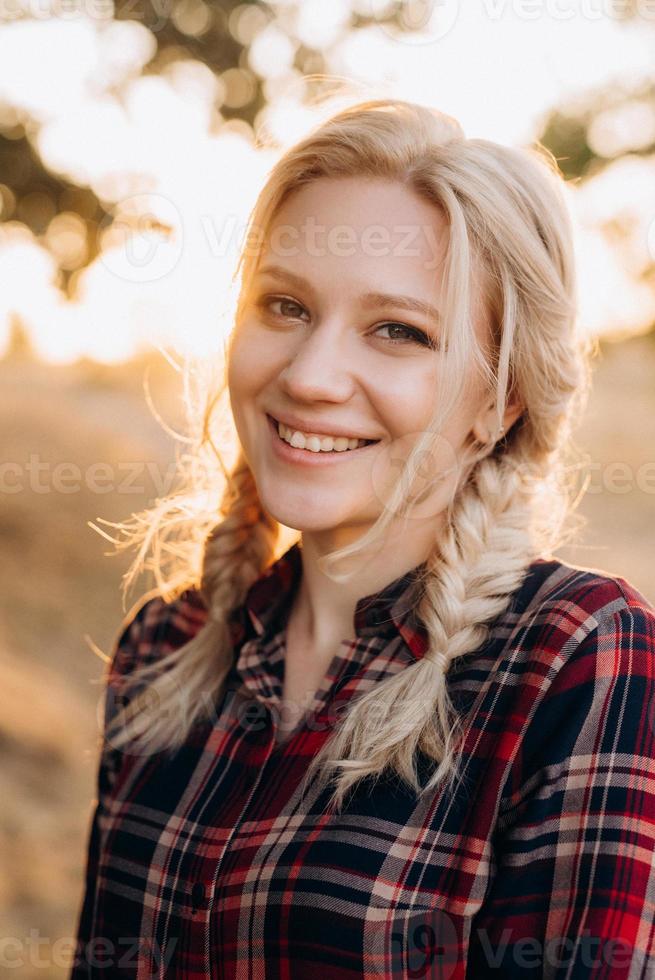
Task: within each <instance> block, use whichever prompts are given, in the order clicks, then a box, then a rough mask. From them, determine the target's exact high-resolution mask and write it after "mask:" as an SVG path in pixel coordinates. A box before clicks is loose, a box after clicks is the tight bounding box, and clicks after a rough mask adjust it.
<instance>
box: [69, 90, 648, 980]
mask: <svg viewBox="0 0 655 980" xmlns="http://www.w3.org/2000/svg"><path fill="white" fill-rule="evenodd" d="M251 230H252V232H253V234H252V235H251V236H249V238H248V247H247V248H244V250H243V253H242V256H241V262H240V267H239V271H240V273H241V278H240V291H239V298H238V304H237V310H236V317H235V323H234V330H233V332H232V334H231V335H230V337H229V343H228V347H227V351H226V355H227V356H226V362H225V376H224V382H225V387H224V388H223V389H222V391H223V392H227V394H228V396H229V407H230V410H231V418H232V419H233V421H234V425H235V429H236V434H237V436H238V446H239V455H238V457H237V459H236V462H235V463H234V465H233V466H232V468H231V470H230V471H229V472H227V473H226V474H225V479H224V482H223V484H220V483H218V482H217V483H216V484H215V485H214V489H215V491H216V493H218V492H219V489H220V492H221V493H222V497H221V498H220V499H219V498H218V497H214V498H212V497H211V495H210V496H209V497H207V496H206V494H203V492H201V491H203V490H206V489H207V487H203V486H201V483H202V477H201V476H200V473H201V468H200V467H196V468H193V467H192V469H191V471H190V472H191V474H192V475H193V474H195V477H196V478H197V481H198V482H197V484H194V485H191V486H190V487H189V493H188V494H187V495H186V496H184V495H179V494H178V495H177V496H174V497H173V498H171V500H169V501H167V502H166V506H165V507H160V508H159V509H158V510H157V512H156V513H153V514H150V515H146V517H145V518H143V519H142V520H141V523H140V527H141V529H142V530H141V539H142V549H141V558H142V557H143V554H144V553H145V551H144V549H145V548H146V546H148V545H149V544H152V543H153V542H154V541H155V540H157V541H158V542H159V543H158V545H157V548H158V550H157V551H156V554H157V555H159V556H160V557H162V556H163V558H162V561H163V562H164V563H165V562H166V561H168V559H170V558H175V559H177V561H178V564H177V567H176V568H175V571H173V567H174V566H172V565H170V563H169V565H168V566H167V567H169V569H170V574H169V576H168V578H166V576H165V575H163V573H162V574H161V575H160V584H159V586H158V588H157V589H155V590H154V592H153V593H149V594H148V595H147V596H146V597H145V599H143V600H141V601H140V602H139V603H137V606H136V607H135V608H134V609H133V610H132V611H131V612H130V613H129V614H128V616H127V618H126V620H125V621H124V623H123V625H122V629H121V631H120V635H119V637H118V640H117V642H116V647H115V650H114V652H113V656H112V659H111V664H110V668H109V671H108V674H107V697H106V713H105V738H104V740H103V747H102V752H101V755H100V766H99V772H98V799H97V807H96V808H95V811H94V814H93V820H92V826H91V832H90V838H89V855H88V864H87V884H86V891H85V894H84V899H83V903H82V907H81V910H80V919H79V932H78V948H77V958H76V963H75V966H74V968H73V972H72V977H74V978H81V977H89V976H101V975H102V976H108V975H110V976H124V977H138V978H144V977H153V976H158V977H160V976H161V977H164V976H165V977H167V978H172V977H175V978H180V980H181V978H185V980H189V978H192V980H200V978H203V980H204V978H207V980H209V978H215V980H218V978H221V980H232V978H235V980H236V978H241V977H243V978H255V977H262V978H264V977H267V978H268V977H271V978H273V977H285V978H290V980H301V978H302V980H316V978H321V977H325V978H327V980H347V978H348V980H350V978H352V980H355V978H360V977H366V978H369V977H398V978H404V977H410V976H430V977H440V978H445V977H452V978H463V977H467V978H473V980H479V978H483V977H485V976H487V975H490V976H491V975H494V976H502V977H503V978H514V977H516V978H519V977H520V978H524V977H528V976H530V977H542V976H543V977H555V978H563V977H594V978H600V977H612V978H617V977H621V978H623V977H627V978H635V980H636V978H637V977H646V976H647V975H653V974H654V973H655V925H654V902H655V877H654V876H655V731H654V724H653V713H652V710H651V706H652V704H653V697H654V696H655V656H654V654H655V610H654V609H653V607H652V606H651V605H649V603H648V602H647V601H646V599H645V598H644V597H643V596H642V595H641V594H640V593H639V592H638V591H637V590H636V589H635V588H634V587H633V586H631V585H630V584H629V583H628V582H626V581H625V579H623V578H620V577H617V576H614V575H610V574H604V573H602V572H600V571H598V570H595V569H586V568H580V567H575V566H573V565H569V564H566V563H564V562H562V561H560V560H558V559H556V558H554V557H553V554H552V552H553V549H554V548H555V547H556V546H557V545H558V544H559V543H560V542H561V540H562V539H563V538H562V535H563V533H564V530H563V529H564V528H565V525H566V520H567V518H568V516H569V515H570V514H571V513H572V511H573V507H574V505H575V500H574V499H573V492H572V487H571V485H570V481H569V480H568V478H567V472H568V470H567V466H569V464H568V463H567V459H568V452H569V449H570V446H571V433H572V430H573V424H574V422H575V421H576V419H577V417H578V416H579V414H580V411H581V409H582V407H583V405H584V400H585V396H586V393H587V391H588V380H589V372H588V354H589V352H590V351H589V346H588V345H586V344H584V343H583V342H582V340H581V339H580V337H579V335H578V333H577V330H576V300H575V277H574V267H573V257H572V246H571V231H570V226H569V220H568V217H567V211H566V207H565V204H564V198H563V193H562V188H561V178H560V177H559V175H558V172H557V168H556V166H555V164H554V162H553V160H552V158H550V157H549V155H548V154H547V153H546V151H545V150H542V149H538V148H534V149H521V150H519V149H510V148H506V147H503V146H500V145H497V144H495V143H493V142H489V141H486V140H479V139H467V138H465V136H464V134H463V133H462V130H461V128H460V126H459V125H458V124H457V122H456V121H455V120H453V119H452V118H450V117H447V116H444V115H443V114H440V113H439V112H436V111H433V110H431V109H428V108H427V107H422V106H419V105H415V104H411V103H408V102H403V101H397V100H386V99H377V100H371V101H366V102H359V103H357V104H355V105H350V106H347V107H345V108H341V109H340V110H339V111H338V112H336V113H333V114H332V115H331V116H330V117H329V118H327V119H325V120H323V121H322V122H321V123H320V124H319V125H317V126H316V127H315V129H314V130H313V131H312V132H311V133H310V134H309V135H308V136H307V137H306V138H304V139H303V140H302V141H300V142H299V143H297V144H296V145H294V146H293V147H291V148H290V149H289V150H287V151H286V152H285V153H284V155H283V156H282V157H281V159H279V160H278V162H277V163H276V165H275V166H274V167H273V169H272V172H271V173H270V175H269V177H268V180H267V182H266V184H265V186H264V187H263V189H262V190H261V193H260V194H259V197H258V199H257V202H256V205H255V207H254V209H253V212H252V214H251ZM253 241H255V243H256V244H255V247H253ZM220 394H221V392H220V391H219V392H212V393H210V395H209V396H208V399H207V401H206V403H205V406H204V412H203V416H202V425H201V426H200V430H199V431H200V435H199V437H198V442H197V446H196V448H197V450H198V454H197V456H196V457H195V458H196V461H197V460H198V459H201V458H205V459H207V458H209V451H211V452H213V451H214V449H213V447H214V440H213V439H212V436H211V432H212V427H211V420H212V416H213V414H214V412H215V411H216V409H217V406H219V405H220V404H221V399H220ZM208 450H209V451H208ZM203 453H205V456H204V457H203V456H202V454H203ZM187 465H188V463H187ZM569 469H570V467H569ZM202 472H203V473H206V472H207V470H206V469H202ZM215 472H216V473H217V474H218V473H219V472H220V471H219V470H218V468H216V470H215ZM217 488H219V489H217ZM221 488H222V489H221ZM209 489H210V490H211V486H210V487H209ZM578 496H579V495H578ZM203 499H204V500H205V504H204V505H203V504H201V503H200V502H201V501H202V500H203ZM208 499H209V500H212V499H213V500H216V501H217V502H216V504H212V505H211V506H209V507H207V506H206V501H207V500H208ZM203 508H204V509H203ZM143 528H146V530H143ZM283 528H287V529H296V530H297V531H298V532H299V533H300V535H299V538H298V539H297V540H296V541H295V542H294V543H293V544H291V545H290V546H289V547H287V548H286V550H282V549H281V551H280V552H278V550H277V547H278V542H279V533H280V531H281V530H282V529H283ZM135 533H136V532H135ZM167 555H168V559H167V558H166V556H167ZM182 559H184V561H183V563H182V564H180V561H181V560H182ZM160 571H161V569H160Z"/></svg>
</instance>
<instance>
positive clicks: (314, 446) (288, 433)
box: [277, 422, 366, 453]
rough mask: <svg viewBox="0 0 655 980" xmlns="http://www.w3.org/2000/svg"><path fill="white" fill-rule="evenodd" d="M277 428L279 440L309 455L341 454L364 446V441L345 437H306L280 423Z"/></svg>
mask: <svg viewBox="0 0 655 980" xmlns="http://www.w3.org/2000/svg"><path fill="white" fill-rule="evenodd" d="M277 427H278V433H279V436H280V438H281V439H284V441H285V442H288V443H289V445H291V446H294V447H295V448H296V449H308V450H309V451H310V452H311V453H321V452H322V453H330V452H333V451H336V452H338V453H342V452H345V451H346V450H347V449H357V448H358V447H359V446H364V445H366V439H347V438H346V437H345V436H334V437H333V436H314V435H310V436H306V435H305V434H304V433H303V432H298V430H297V429H290V428H289V426H287V425H284V424H283V423H282V422H278V424H277Z"/></svg>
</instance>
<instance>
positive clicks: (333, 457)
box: [266, 412, 378, 466]
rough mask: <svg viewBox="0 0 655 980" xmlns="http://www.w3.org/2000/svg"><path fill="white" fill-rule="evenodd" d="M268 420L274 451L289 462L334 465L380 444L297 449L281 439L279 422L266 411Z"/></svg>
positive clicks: (305, 464) (356, 456) (308, 464)
mask: <svg viewBox="0 0 655 980" xmlns="http://www.w3.org/2000/svg"><path fill="white" fill-rule="evenodd" d="M266 421H267V423H268V428H269V431H270V433H271V443H272V446H273V452H274V453H275V455H276V456H278V457H279V458H280V459H282V460H284V461H285V462H287V463H300V464H301V465H303V466H333V465H335V464H336V463H341V462H343V460H344V458H346V457H353V458H358V457H360V456H361V455H362V453H366V452H368V450H369V449H373V448H374V447H375V446H377V445H378V443H377V442H371V443H369V444H368V446H360V447H359V449H346V450H344V451H343V452H340V453H334V452H333V453H321V452H319V453H313V452H312V451H311V449H296V447H295V446H290V445H289V443H288V442H285V441H284V439H281V438H280V436H279V435H278V432H277V423H276V422H275V419H274V418H273V417H272V416H271V415H269V414H268V412H267V413H266ZM310 431H311V430H310Z"/></svg>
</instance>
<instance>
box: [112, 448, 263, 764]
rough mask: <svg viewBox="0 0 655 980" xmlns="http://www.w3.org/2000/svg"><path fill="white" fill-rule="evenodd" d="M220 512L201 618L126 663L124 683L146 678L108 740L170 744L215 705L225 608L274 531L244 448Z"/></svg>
mask: <svg viewBox="0 0 655 980" xmlns="http://www.w3.org/2000/svg"><path fill="white" fill-rule="evenodd" d="M221 512H222V513H223V514H224V515H225V516H224V517H223V519H222V520H221V521H220V523H219V524H217V525H216V526H215V527H214V528H213V529H212V530H211V532H210V533H209V535H208V537H207V540H206V543H205V550H204V554H203V562H202V574H201V586H200V592H201V595H202V597H203V599H204V601H205V605H206V606H207V610H208V615H207V619H206V621H205V622H204V623H203V625H202V627H201V629H199V630H198V632H197V633H196V634H195V635H194V636H193V637H192V639H191V640H189V641H188V642H187V643H185V644H183V645H182V646H180V647H177V648H176V649H174V650H172V651H171V652H170V653H168V654H166V655H165V656H162V657H158V658H157V659H156V660H154V661H153V662H152V663H145V664H141V665H140V666H137V667H135V668H134V670H132V671H131V673H130V677H129V685H130V686H132V685H136V686H138V685H139V683H140V682H141V681H146V689H145V690H144V691H143V692H141V694H139V695H137V696H136V697H135V698H134V699H133V702H131V703H130V704H129V705H128V706H127V707H126V708H124V709H122V710H121V711H120V712H118V713H117V714H116V715H115V716H114V717H113V719H112V727H111V730H110V731H108V733H107V738H108V739H109V740H110V741H111V742H112V744H113V746H114V747H115V748H120V747H121V746H123V745H125V744H126V743H128V742H130V741H131V740H132V739H135V742H134V743H132V745H133V746H134V745H135V746H136V747H137V750H138V751H139V752H148V751H159V750H160V749H164V748H173V749H174V748H175V747H177V746H179V745H180V744H181V743H182V742H183V741H184V740H185V738H186V737H187V735H188V732H189V729H190V728H191V726H192V724H193V723H194V722H195V721H197V720H199V719H201V718H204V717H207V716H208V715H209V713H210V711H211V710H213V709H214V702H215V700H216V698H217V696H218V694H219V692H220V690H221V688H222V686H223V682H224V680H225V678H226V677H227V675H228V673H229V670H230V667H231V664H232V655H233V649H232V636H231V633H230V629H229V614H230V612H231V611H232V610H233V609H235V608H236V607H238V606H239V605H240V604H241V603H242V602H243V599H244V597H245V594H246V592H247V591H248V588H249V587H250V585H251V584H252V583H253V582H254V581H255V580H256V579H257V578H258V577H259V575H260V574H261V572H262V571H263V570H264V568H265V567H266V566H267V565H268V564H269V563H270V561H271V560H272V558H273V556H274V549H275V543H276V538H277V534H278V532H279V524H278V523H277V521H275V520H274V519H273V518H272V517H271V516H270V515H269V514H267V513H266V512H265V511H264V509H263V508H262V506H261V503H260V501H259V496H258V494H257V490H256V487H255V482H254V479H253V476H252V472H251V470H250V468H249V466H248V465H247V463H246V461H245V460H244V458H243V456H240V457H239V459H238V461H237V464H236V467H235V469H234V471H233V473H232V474H231V475H230V477H229V481H228V487H227V490H226V493H225V495H224V498H223V502H222V506H221ZM128 709H129V715H128ZM135 709H136V710H135ZM171 717H174V718H175V720H176V724H175V726H174V727H173V726H171V725H170V722H169V721H168V719H169V718H171ZM130 750H131V751H134V748H133V747H132V746H131V749H130Z"/></svg>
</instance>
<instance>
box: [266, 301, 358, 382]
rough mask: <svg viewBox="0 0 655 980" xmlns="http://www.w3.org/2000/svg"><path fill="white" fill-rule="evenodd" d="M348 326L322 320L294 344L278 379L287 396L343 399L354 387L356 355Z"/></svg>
mask: <svg viewBox="0 0 655 980" xmlns="http://www.w3.org/2000/svg"><path fill="white" fill-rule="evenodd" d="M348 329H349V328H348V327H347V326H344V324H343V322H341V323H339V322H338V321H337V320H331V321H327V320H326V321H324V322H323V323H322V324H320V325H319V326H317V327H315V328H314V329H313V330H312V331H311V332H310V333H308V334H307V335H306V336H305V337H304V339H302V340H299V341H298V343H297V344H296V345H295V346H294V348H293V350H292V352H291V354H290V357H289V360H288V362H287V364H286V365H285V367H284V369H283V370H282V372H281V373H280V377H279V382H280V384H281V386H282V387H283V388H284V390H285V391H286V393H287V394H288V395H289V397H290V399H296V400H298V401H303V400H305V401H318V400H321V399H323V400H326V401H345V400H346V399H347V398H349V397H350V394H351V392H352V388H353V372H354V368H355V363H354V360H355V357H354V351H353V350H352V346H351V345H349V343H348Z"/></svg>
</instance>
